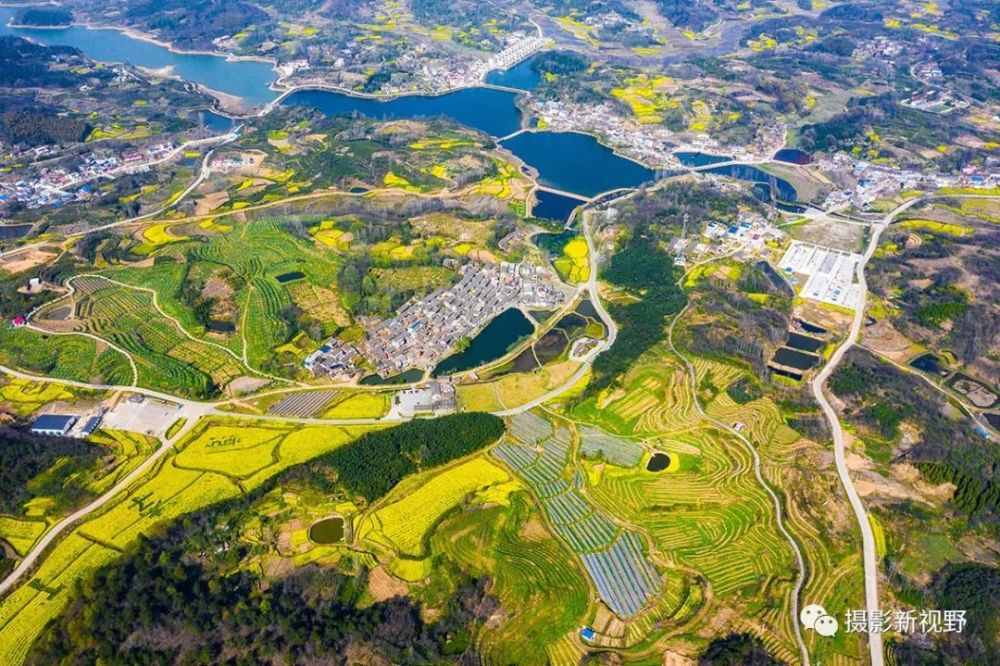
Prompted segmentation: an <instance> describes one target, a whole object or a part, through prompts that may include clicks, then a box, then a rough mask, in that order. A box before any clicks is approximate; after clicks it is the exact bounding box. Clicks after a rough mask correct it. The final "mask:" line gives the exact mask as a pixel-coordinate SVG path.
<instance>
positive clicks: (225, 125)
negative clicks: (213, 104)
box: [188, 109, 233, 134]
mask: <svg viewBox="0 0 1000 666" xmlns="http://www.w3.org/2000/svg"><path fill="white" fill-rule="evenodd" d="M188 120H190V121H191V122H193V123H197V124H199V125H204V126H205V127H206V128H207V129H210V130H212V131H213V132H215V133H218V134H222V133H223V132H228V131H229V130H231V129H233V120H232V118H227V117H226V116H220V115H219V114H218V113H213V112H212V111H209V110H207V109H199V110H198V111H193V112H191V113H190V114H189V115H188Z"/></svg>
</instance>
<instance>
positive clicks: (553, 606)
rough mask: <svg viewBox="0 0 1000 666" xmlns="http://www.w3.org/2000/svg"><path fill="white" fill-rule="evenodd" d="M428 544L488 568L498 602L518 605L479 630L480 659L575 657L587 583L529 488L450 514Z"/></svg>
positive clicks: (479, 569)
mask: <svg viewBox="0 0 1000 666" xmlns="http://www.w3.org/2000/svg"><path fill="white" fill-rule="evenodd" d="M431 550H432V551H433V552H435V553H441V557H443V558H447V559H450V560H452V561H454V562H456V563H457V564H458V565H459V566H461V567H463V568H465V569H467V570H470V573H472V574H474V575H488V576H490V578H491V579H492V580H493V582H494V585H493V589H492V593H493V594H495V595H496V596H497V597H498V598H499V599H500V602H501V604H502V606H503V608H504V609H516V610H515V612H505V613H504V614H503V615H502V616H501V617H500V619H499V620H498V621H496V622H489V623H486V624H485V625H483V627H482V628H481V629H480V630H479V633H478V637H477V647H478V649H479V653H480V654H481V655H482V658H483V661H484V663H486V664H491V665H493V664H525V665H535V664H537V665H539V666H541V665H543V664H560V665H561V664H578V663H579V661H580V658H581V657H582V655H583V653H582V650H581V648H580V645H579V643H578V642H577V641H576V640H575V638H574V637H575V635H576V633H577V630H578V628H579V626H580V624H581V622H582V621H583V618H584V616H585V614H586V612H587V607H588V595H587V588H588V586H587V583H586V580H585V578H584V574H583V572H582V569H581V567H580V565H579V563H578V562H577V561H576V560H575V559H574V558H573V556H572V555H571V554H570V553H569V552H568V551H567V550H566V549H565V547H564V546H563V545H562V544H560V542H559V541H557V540H556V539H555V538H554V537H553V536H552V535H551V534H550V533H549V532H548V530H546V528H545V525H544V524H543V522H542V519H541V517H540V516H539V515H538V510H537V509H535V508H534V506H533V504H532V502H531V500H530V498H529V497H528V494H527V493H525V492H523V491H522V492H518V493H515V494H513V495H512V496H511V497H510V498H509V501H508V502H507V503H506V504H501V505H494V506H491V507H488V508H482V509H480V510H476V511H465V512H461V513H457V514H455V515H454V516H451V517H449V518H447V519H446V520H445V521H443V522H442V523H441V524H440V525H439V526H438V527H437V529H436V530H435V532H434V536H433V537H432V539H431Z"/></svg>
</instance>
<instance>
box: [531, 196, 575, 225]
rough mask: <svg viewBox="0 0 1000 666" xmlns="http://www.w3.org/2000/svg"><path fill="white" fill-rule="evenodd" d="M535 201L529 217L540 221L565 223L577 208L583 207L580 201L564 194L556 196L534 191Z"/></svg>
mask: <svg viewBox="0 0 1000 666" xmlns="http://www.w3.org/2000/svg"><path fill="white" fill-rule="evenodd" d="M535 199H536V200H537V201H536V203H535V205H534V207H533V208H532V209H531V216H532V217H537V218H539V219H542V220H556V221H558V222H566V221H567V220H569V216H570V213H572V212H573V211H574V210H576V208H577V207H578V206H581V205H583V201H581V200H580V199H574V198H573V197H568V196H566V195H564V194H556V193H555V192H549V191H547V190H535Z"/></svg>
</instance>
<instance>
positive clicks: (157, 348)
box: [49, 277, 250, 398]
mask: <svg viewBox="0 0 1000 666" xmlns="http://www.w3.org/2000/svg"><path fill="white" fill-rule="evenodd" d="M74 286H76V287H77V289H78V290H79V295H78V296H77V306H76V319H75V320H74V321H73V322H72V327H73V329H74V330H77V331H82V332H86V333H89V334H91V335H94V336H96V337H98V338H101V339H103V340H107V341H108V342H109V343H110V344H112V345H114V346H115V347H117V348H119V349H121V350H122V351H123V352H125V353H126V354H128V356H129V357H130V358H131V359H132V361H133V362H134V363H135V366H136V371H137V375H138V384H139V385H141V386H147V387H149V388H154V389H159V390H163V391H166V392H175V393H179V394H181V395H185V396H192V397H198V398H207V397H212V396H216V395H219V393H220V392H221V391H222V390H223V389H224V388H225V386H226V385H227V384H229V382H231V381H232V380H233V379H236V378H237V377H240V376H243V375H246V374H250V372H249V371H248V370H247V369H246V367H244V366H243V365H242V363H241V362H240V361H239V360H238V359H237V358H236V357H235V356H234V355H232V354H231V353H229V352H227V351H226V350H225V349H222V348H220V347H218V346H215V345H212V344H208V343H205V342H202V341H200V340H196V339H192V338H191V337H189V336H188V335H187V334H186V333H185V331H183V330H182V329H181V328H180V327H179V326H178V325H177V323H175V322H174V321H171V320H170V319H169V318H167V317H165V316H163V315H161V314H159V313H158V311H157V309H156V307H155V306H154V304H153V297H152V294H150V293H149V292H146V291H139V290H136V289H132V288H130V287H122V286H119V285H117V284H115V283H113V282H110V281H108V280H104V279H102V278H98V277H88V278H79V279H77V280H74ZM49 325H52V324H49Z"/></svg>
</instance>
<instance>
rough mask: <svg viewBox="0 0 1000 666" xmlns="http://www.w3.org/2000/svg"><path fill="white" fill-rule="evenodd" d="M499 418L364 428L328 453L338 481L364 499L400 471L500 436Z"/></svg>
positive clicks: (472, 416)
mask: <svg viewBox="0 0 1000 666" xmlns="http://www.w3.org/2000/svg"><path fill="white" fill-rule="evenodd" d="M504 431H505V426H504V424H503V421H502V420H501V419H499V418H497V417H496V416H493V415H492V414H486V413H483V412H471V413H464V414H453V415H451V416H444V417H442V418H438V419H433V420H420V419H418V420H415V421H409V422H407V423H403V424H401V425H398V426H396V427H394V428H389V429H387V430H378V431H375V432H368V433H365V434H364V435H362V436H361V437H360V438H358V439H357V440H355V441H353V442H351V443H350V444H347V445H345V446H342V447H340V448H339V449H337V450H335V451H333V452H331V453H329V454H327V455H326V456H325V457H324V460H321V461H320V462H321V464H322V463H323V462H328V463H329V464H330V465H332V466H333V467H334V468H335V469H336V471H337V475H338V478H337V482H338V483H339V484H340V485H342V486H343V487H345V488H346V489H347V490H348V491H349V492H351V493H352V494H353V495H360V496H361V497H364V498H365V499H366V500H368V501H369V502H372V501H375V500H377V499H379V498H380V497H383V496H385V495H386V494H387V493H388V492H389V491H390V490H392V489H393V487H394V486H395V485H396V484H397V483H399V482H400V481H401V480H402V479H403V477H405V476H407V475H409V474H413V473H414V472H417V471H420V470H422V469H429V468H432V467H437V466H439V465H443V464H445V463H447V462H450V461H452V460H455V459H457V458H461V457H463V456H466V455H469V454H470V453H473V452H475V451H478V450H480V449H482V448H485V447H486V446H488V445H490V444H492V443H493V442H495V441H497V440H498V439H500V437H501V436H502V435H503V433H504Z"/></svg>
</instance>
